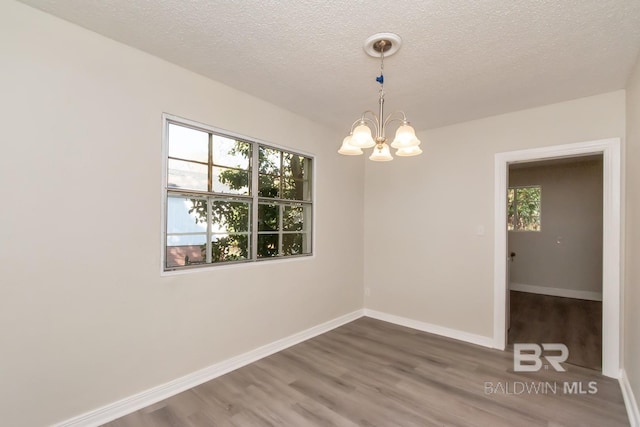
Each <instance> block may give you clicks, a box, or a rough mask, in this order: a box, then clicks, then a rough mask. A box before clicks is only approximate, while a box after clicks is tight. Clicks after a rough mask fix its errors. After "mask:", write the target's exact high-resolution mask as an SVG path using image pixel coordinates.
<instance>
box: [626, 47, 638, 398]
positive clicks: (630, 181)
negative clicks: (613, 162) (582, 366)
mask: <svg viewBox="0 0 640 427" xmlns="http://www.w3.org/2000/svg"><path fill="white" fill-rule="evenodd" d="M626 142H627V144H626V154H625V155H626V183H625V185H626V224H625V228H626V235H625V238H626V262H625V268H626V271H625V281H624V314H625V321H624V345H625V348H624V369H625V371H626V372H627V375H628V377H629V382H630V383H631V387H632V389H633V393H634V395H635V397H636V400H637V402H638V406H640V328H638V325H640V262H638V260H639V259H640V191H638V189H640V59H639V60H638V62H637V63H636V67H635V70H634V71H633V74H632V75H631V78H630V79H629V83H628V85H627V141H626Z"/></svg>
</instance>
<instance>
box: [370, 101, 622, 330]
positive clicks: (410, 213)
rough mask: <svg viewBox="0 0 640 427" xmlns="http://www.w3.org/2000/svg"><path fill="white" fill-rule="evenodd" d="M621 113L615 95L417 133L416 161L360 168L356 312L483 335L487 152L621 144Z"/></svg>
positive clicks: (490, 185) (486, 321) (489, 192)
mask: <svg viewBox="0 0 640 427" xmlns="http://www.w3.org/2000/svg"><path fill="white" fill-rule="evenodd" d="M407 113H410V112H407ZM624 114H625V96H624V91H616V92H611V93H606V94H602V95H598V96H593V97H588V98H582V99H577V100H574V101H569V102H564V103H559V104H553V105H548V106H545V107H540V108H535V109H530V110H524V111H518V112H514V113H509V114H504V115H500V116H495V117H490V118H486V119H481V120H476V121H471V122H466V123H461V124H458V125H453V126H448V127H443V128H439V129H434V130H430V131H426V132H419V136H418V137H419V138H420V139H421V140H422V141H423V146H424V147H423V150H424V154H423V155H422V156H418V157H411V158H406V159H395V160H394V161H392V162H390V163H388V164H381V163H374V162H368V163H367V165H366V170H365V173H366V175H365V176H366V188H365V213H366V214H365V286H366V287H369V288H370V290H371V296H370V297H365V306H366V307H367V308H370V309H374V310H379V311H383V312H387V313H390V314H395V315H398V316H403V317H407V318H410V319H414V320H418V321H422V322H427V323H431V324H435V325H439V326H444V327H447V328H451V329H457V330H460V331H464V332H468V333H474V334H477V335H481V336H485V337H491V336H492V335H493V236H494V230H493V220H494V199H493V197H494V194H493V192H494V155H495V153H498V152H505V151H512V150H520V149H526V148H532V147H541V146H552V145H559V144H568V143H574V142H581V141H589V140H596V139H601V138H607V137H623V136H624V133H625V118H624ZM419 122H420V118H419V117H417V118H414V124H415V125H419ZM482 231H483V233H481V234H482V235H478V232H482Z"/></svg>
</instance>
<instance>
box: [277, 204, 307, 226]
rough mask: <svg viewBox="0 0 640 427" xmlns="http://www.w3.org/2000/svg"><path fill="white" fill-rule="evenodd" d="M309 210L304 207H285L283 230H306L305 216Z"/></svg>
mask: <svg viewBox="0 0 640 427" xmlns="http://www.w3.org/2000/svg"><path fill="white" fill-rule="evenodd" d="M308 212H309V209H308V208H306V207H303V206H285V207H284V214H283V217H282V228H283V230H284V231H302V230H304V224H305V219H306V218H305V216H306V213H308Z"/></svg>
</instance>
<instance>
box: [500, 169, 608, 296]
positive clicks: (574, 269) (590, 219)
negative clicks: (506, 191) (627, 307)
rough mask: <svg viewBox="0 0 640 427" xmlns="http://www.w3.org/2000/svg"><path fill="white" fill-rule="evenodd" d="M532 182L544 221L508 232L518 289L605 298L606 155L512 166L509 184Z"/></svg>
mask: <svg viewBox="0 0 640 427" xmlns="http://www.w3.org/2000/svg"><path fill="white" fill-rule="evenodd" d="M531 185H540V186H541V188H542V198H541V204H542V215H541V220H542V221H541V225H542V226H541V229H540V231H539V232H522V231H509V233H508V234H509V237H508V238H509V252H515V253H516V256H515V257H514V258H513V262H512V263H511V266H510V279H511V280H510V281H511V283H512V289H515V290H525V291H526V290H527V289H529V290H531V291H534V292H536V293H547V294H551V295H560V296H567V297H574V298H588V299H600V300H602V159H598V160H582V161H575V162H572V163H560V164H557V163H556V164H548V165H542V166H540V165H535V166H534V165H531V166H527V167H520V166H519V165H517V166H515V167H511V168H510V171H509V186H513V187H518V186H531ZM514 285H515V287H514ZM522 285H524V286H522ZM528 287H533V288H528ZM550 288H553V289H550Z"/></svg>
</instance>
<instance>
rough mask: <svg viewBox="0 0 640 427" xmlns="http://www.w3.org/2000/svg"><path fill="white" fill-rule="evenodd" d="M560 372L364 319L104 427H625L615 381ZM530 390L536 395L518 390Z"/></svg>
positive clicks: (581, 371)
mask: <svg viewBox="0 0 640 427" xmlns="http://www.w3.org/2000/svg"><path fill="white" fill-rule="evenodd" d="M185 351H188V349H185ZM565 367H566V368H567V372H555V371H553V370H548V371H544V370H543V371H540V372H535V373H522V372H517V373H514V372H513V353H512V352H509V351H498V350H492V349H488V348H484V347H480V346H476V345H473V344H467V343H463V342H460V341H455V340H452V339H448V338H443V337H439V336H436V335H432V334H427V333H424V332H419V331H416V330H413V329H408V328H405V327H401V326H397V325H393V324H390V323H386V322H382V321H379V320H374V319H371V318H366V317H364V318H361V319H358V320H356V321H353V322H351V323H349V324H346V325H344V326H342V327H340V328H337V329H334V330H332V331H330V332H327V333H325V334H322V335H319V336H317V337H315V338H313V339H310V340H308V341H305V342H303V343H300V344H298V345H296V346H293V347H290V348H288V349H286V350H283V351H281V352H279V353H276V354H274V355H272V356H269V357H266V358H264V359H261V360H259V361H257V362H255V363H252V364H250V365H247V366H245V367H243V368H240V369H238V370H236V371H233V372H230V373H228V374H226V375H224V376H221V377H219V378H216V379H214V380H212V381H209V382H207V383H205V384H202V385H200V386H198V387H194V388H192V389H190V390H187V391H185V392H183V393H180V394H178V395H176V396H174V397H172V398H169V399H167V400H164V401H162V402H159V403H157V404H155V405H152V406H149V407H147V408H145V409H142V410H140V411H138V412H135V413H133V414H130V415H128V416H126V417H123V418H121V419H119V420H116V421H114V422H111V423H109V424H107V425H108V426H109V427H169V426H171V427H182V426H184V427H199V426H203V427H204V426H206V427H210V426H216V427H222V426H237V427H251V426H277V427H288V426H291V427H306V426H349V427H355V426H369V427H372V426H380V427H393V426H403V427H412V426H414V427H418V426H419V427H426V426H439V427H441V426H491V427H498V426H509V427H512V426H519V427H526V426H554V427H559V426H599V427H600V426H608V427H613V426H625V425H629V424H628V420H627V413H626V411H625V407H624V403H623V400H622V394H621V392H620V386H619V385H618V381H616V380H614V379H610V378H605V377H603V376H602V375H600V374H599V373H597V372H595V371H593V370H591V369H585V368H582V367H578V366H573V365H565ZM590 381H595V383H594V384H595V385H596V388H597V392H596V393H593V394H588V393H586V392H587V390H589V388H588V384H589V382H590ZM565 382H568V383H570V384H577V383H580V384H582V385H581V386H580V390H581V391H584V392H585V393H586V394H578V393H565V392H564V391H563V384H564V383H565ZM517 383H519V384H520V385H521V386H520V387H518V386H517V385H516V384H517ZM533 383H535V384H538V386H537V387H538V388H537V390H538V392H537V393H536V392H535V391H531V390H532V389H530V392H522V391H523V388H522V384H533ZM540 384H546V385H545V387H546V388H541V386H540ZM553 384H557V389H556V390H555V392H554V390H553V388H552V387H551V386H552V385H553ZM573 387H574V391H578V386H577V385H575V386H573ZM518 390H520V393H518Z"/></svg>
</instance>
